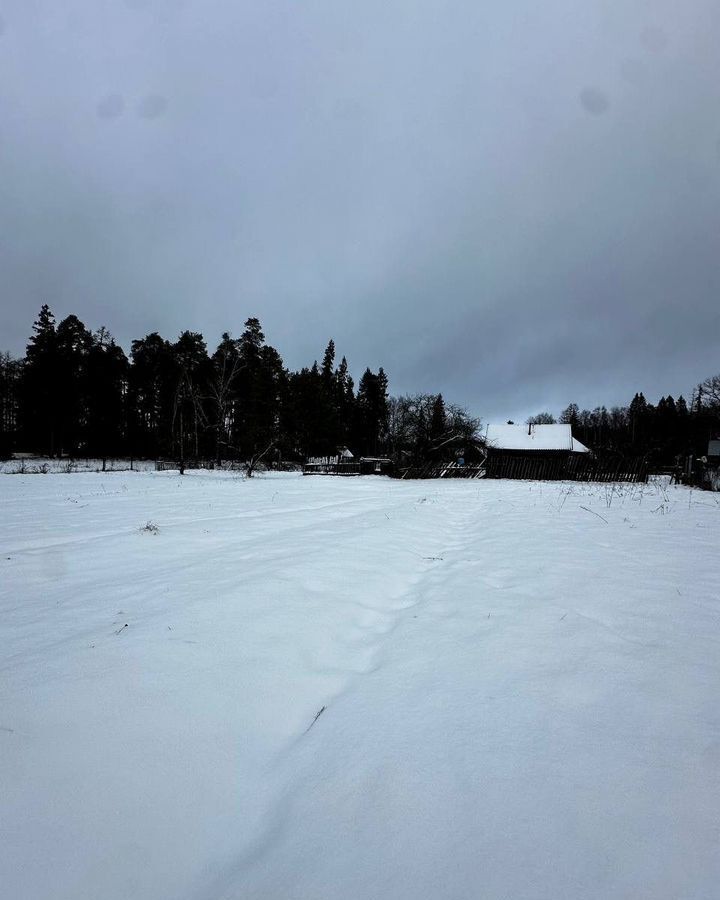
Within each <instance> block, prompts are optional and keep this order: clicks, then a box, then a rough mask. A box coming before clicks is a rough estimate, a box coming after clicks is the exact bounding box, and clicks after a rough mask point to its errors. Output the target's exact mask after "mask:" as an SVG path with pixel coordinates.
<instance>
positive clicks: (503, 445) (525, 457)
mask: <svg viewBox="0 0 720 900" xmlns="http://www.w3.org/2000/svg"><path fill="white" fill-rule="evenodd" d="M484 438H485V445H486V453H487V460H486V463H485V470H486V477H488V478H531V479H565V478H568V477H573V474H574V472H575V469H576V468H577V466H578V464H580V465H581V467H582V468H583V469H584V468H585V462H584V460H589V457H590V450H589V449H588V448H587V447H586V446H585V445H584V444H581V443H580V441H578V440H577V439H576V438H574V437H573V434H572V428H571V427H570V425H487V426H486V428H485V434H484Z"/></svg>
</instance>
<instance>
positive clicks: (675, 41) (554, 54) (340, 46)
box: [0, 0, 720, 419]
mask: <svg viewBox="0 0 720 900" xmlns="http://www.w3.org/2000/svg"><path fill="white" fill-rule="evenodd" d="M718 47H720V5H719V4H718V2H717V0H682V2H681V0H583V2H579V0H544V2H542V3H539V2H538V0H509V2H499V0H494V2H490V0H488V2H479V0H455V2H451V0H444V2H441V0H434V2H431V0H362V2H359V0H255V2H246V0H62V2H58V0H0V273H1V278H2V282H1V285H0V349H7V350H10V351H12V352H14V353H20V352H22V350H23V347H24V345H25V342H26V340H27V336H28V333H29V329H30V326H31V323H32V320H33V318H34V317H35V314H36V312H37V310H38V308H39V306H40V304H41V303H43V302H47V303H49V304H50V306H51V308H52V309H53V311H54V312H55V314H56V316H57V317H58V319H59V318H62V317H63V316H65V315H68V314H69V313H71V312H73V313H76V314H77V315H79V316H80V318H81V319H83V320H84V321H85V322H86V324H87V325H88V326H90V327H92V328H96V327H98V326H99V325H101V324H105V325H107V326H108V327H109V328H110V330H111V331H112V332H113V334H114V335H115V336H116V338H117V339H118V340H119V342H120V343H122V344H123V346H125V348H126V349H127V348H129V343H130V341H131V340H132V339H133V338H135V337H140V336H142V335H144V334H146V333H148V332H150V331H153V330H159V331H160V332H161V333H162V334H163V335H165V336H166V337H170V338H174V337H176V336H177V334H178V332H179V331H181V330H182V329H185V328H189V329H192V330H197V331H202V332H203V334H204V335H205V337H206V339H207V341H208V344H209V345H211V346H212V345H213V343H214V342H216V341H217V339H218V338H219V335H220V333H221V332H222V331H224V330H230V331H232V332H233V333H235V334H239V333H240V331H241V330H242V325H243V322H244V320H245V319H246V318H247V317H248V316H250V315H256V316H258V317H259V318H260V319H261V321H262V323H263V326H264V330H265V333H266V335H267V337H268V340H269V341H270V342H271V343H273V344H274V345H275V346H276V347H277V348H278V349H279V350H280V352H281V353H282V355H283V357H284V359H285V361H286V363H287V364H288V365H289V366H291V367H299V366H301V365H303V364H308V363H309V362H312V360H313V359H314V358H315V357H317V356H321V355H322V352H323V349H324V346H325V344H326V343H327V340H328V338H330V337H333V338H334V339H335V342H336V344H337V347H338V350H339V352H340V353H341V354H342V353H344V354H346V355H347V357H348V359H349V361H350V365H351V368H352V369H353V370H354V371H355V372H356V373H358V372H359V371H361V370H362V368H364V366H365V365H370V366H371V367H373V368H375V367H377V366H379V365H383V366H384V367H385V368H386V370H387V371H388V373H389V375H390V379H391V389H392V390H393V392H395V393H400V392H406V391H442V392H443V393H444V395H445V396H446V397H447V398H448V399H450V400H454V401H456V402H460V403H462V404H465V405H467V406H468V407H469V408H470V409H471V410H472V411H473V412H475V413H477V414H480V415H482V416H483V417H484V418H485V419H504V418H507V417H508V416H511V417H515V418H520V417H523V416H524V415H526V414H528V413H530V412H535V411H538V410H540V409H545V408H550V409H552V410H555V411H557V410H559V409H560V408H561V407H563V406H565V405H566V404H567V403H568V402H570V401H575V402H577V403H579V404H580V405H581V406H591V407H592V406H596V405H598V404H601V403H605V404H607V405H612V404H615V403H625V402H627V401H629V400H630V399H631V397H632V394H633V393H634V392H635V391H636V390H644V391H645V393H646V395H647V396H648V398H649V399H651V400H653V401H655V400H657V398H658V397H659V396H660V394H664V393H668V392H671V393H673V394H677V393H679V392H681V391H682V392H689V391H690V390H691V389H692V385H693V384H694V383H696V382H697V381H698V380H700V379H702V378H704V377H706V376H707V375H710V374H714V373H716V372H719V371H720V192H719V190H718V188H719V186H720V52H718Z"/></svg>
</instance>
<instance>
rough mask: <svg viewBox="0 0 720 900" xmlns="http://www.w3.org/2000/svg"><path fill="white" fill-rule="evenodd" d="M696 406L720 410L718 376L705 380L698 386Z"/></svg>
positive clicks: (719, 376) (719, 379)
mask: <svg viewBox="0 0 720 900" xmlns="http://www.w3.org/2000/svg"><path fill="white" fill-rule="evenodd" d="M698 405H699V406H709V407H710V408H711V409H717V410H720V375H713V376H711V377H710V378H706V379H705V381H703V382H701V383H700V384H699V385H698Z"/></svg>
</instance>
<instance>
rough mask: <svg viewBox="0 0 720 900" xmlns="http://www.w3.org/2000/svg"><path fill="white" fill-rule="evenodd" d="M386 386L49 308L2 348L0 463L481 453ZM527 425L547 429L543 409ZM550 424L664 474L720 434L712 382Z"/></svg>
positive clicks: (243, 340) (377, 378)
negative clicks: (124, 331)
mask: <svg viewBox="0 0 720 900" xmlns="http://www.w3.org/2000/svg"><path fill="white" fill-rule="evenodd" d="M388 387H389V386H388V377H387V375H386V373H385V371H384V370H383V368H379V369H378V371H377V372H373V371H371V370H370V369H369V368H366V369H365V371H364V373H363V375H362V377H361V378H360V381H359V383H358V385H357V389H356V387H355V384H354V382H353V379H352V377H351V375H350V371H349V367H348V362H347V360H346V358H345V357H342V358H341V359H340V361H339V362H338V361H337V358H336V351H335V344H334V342H333V341H332V340H330V341H329V342H328V344H327V347H326V349H325V353H324V355H323V357H322V360H321V362H320V363H318V362H317V361H315V362H313V364H312V365H311V366H308V367H304V368H301V369H300V370H299V371H290V370H289V369H288V368H286V367H285V365H284V363H283V360H282V358H281V356H280V353H279V352H278V351H277V350H276V349H275V348H274V347H272V346H271V345H270V344H268V343H267V342H266V340H265V335H264V334H263V331H262V327H261V325H260V322H259V320H258V319H257V318H249V319H247V321H246V322H245V326H244V330H243V332H242V334H241V335H240V337H237V338H235V337H231V335H230V334H229V333H225V334H223V335H222V338H221V340H220V342H219V344H218V345H217V347H216V348H215V349H214V350H213V351H212V352H210V351H209V350H208V347H207V344H206V342H205V339H204V338H203V336H202V334H199V333H197V332H193V331H183V332H182V334H180V335H179V337H178V339H177V340H176V341H174V342H172V341H169V340H167V339H165V338H163V337H162V336H161V335H160V334H158V333H157V332H153V333H152V334H148V335H147V336H146V337H144V338H141V339H139V340H135V341H133V342H132V344H131V347H130V353H129V354H126V353H125V352H124V350H123V349H122V347H120V346H119V345H118V344H117V343H116V342H115V340H114V339H113V337H112V335H111V334H110V333H109V331H108V330H107V329H106V328H100V329H98V330H97V331H95V332H91V331H90V330H89V329H88V328H87V327H86V326H85V325H84V324H83V323H82V322H81V321H80V320H79V319H78V318H77V316H74V315H70V316H67V318H65V319H63V320H62V321H61V322H59V323H56V321H55V317H54V316H53V314H52V312H51V311H50V309H49V307H48V306H47V305H45V306H43V307H42V308H41V310H40V313H39V314H38V317H37V319H36V321H35V323H34V324H33V326H32V335H31V337H30V339H29V341H28V344H27V348H26V352H25V356H24V357H23V358H22V359H14V358H12V357H11V356H10V354H8V353H0V457H2V456H4V457H7V456H8V455H9V454H10V453H11V452H12V451H13V450H23V451H28V452H33V453H36V454H39V455H47V456H59V455H68V456H88V457H100V458H108V457H116V456H130V457H136V458H146V459H159V458H166V459H172V460H178V461H181V462H182V461H184V460H189V459H193V458H194V459H214V460H216V461H223V460H242V461H244V462H247V463H248V464H249V465H250V467H251V468H252V466H253V465H254V464H256V463H257V462H259V461H260V460H265V461H267V462H269V461H273V462H280V461H293V462H300V461H302V460H303V459H304V458H306V457H308V456H332V455H334V454H336V453H337V452H338V449H339V448H341V447H349V448H350V449H351V450H352V452H353V453H354V454H355V455H356V456H358V455H359V456H391V457H392V458H393V459H394V460H395V461H396V462H397V463H399V464H401V465H408V466H416V465H419V464H422V463H424V462H427V461H432V460H444V459H453V458H457V457H458V456H460V455H462V456H467V457H469V458H470V459H472V457H473V455H474V453H476V452H477V448H478V438H479V427H480V421H479V419H476V418H473V417H472V416H470V415H469V414H468V413H467V411H466V410H465V409H463V408H462V407H459V406H456V405H454V404H451V403H446V402H445V400H444V398H443V397H442V395H441V394H416V395H413V396H403V397H392V396H390V395H389V392H388ZM528 421H529V422H536V423H543V422H546V423H552V422H555V421H556V419H555V417H554V416H553V415H551V414H550V413H540V414H539V415H537V416H533V417H531V418H530V419H529V420H528ZM559 421H560V422H563V423H567V424H569V425H571V426H572V429H573V434H574V435H575V437H576V438H578V439H579V440H580V441H582V442H583V443H584V444H586V445H587V446H588V447H590V448H591V449H592V450H594V451H596V452H598V453H600V454H608V455H622V456H634V457H637V456H642V457H645V458H647V459H648V460H649V461H650V462H652V463H656V464H658V465H672V464H674V463H675V462H676V460H677V458H678V457H680V456H683V455H686V454H688V453H692V454H694V455H699V456H702V455H703V454H704V453H705V452H706V450H707V441H708V439H710V438H712V437H716V436H718V433H719V429H720V375H718V376H714V377H711V378H707V379H706V380H705V381H704V382H702V383H701V384H699V385H698V386H697V388H696V389H695V390H694V392H693V394H692V397H691V399H690V401H689V402H687V401H686V400H685V399H684V398H683V397H682V396H679V397H678V398H677V399H674V398H673V397H672V396H667V397H661V398H660V400H659V402H658V403H657V405H652V404H651V403H648V401H647V400H646V399H645V397H644V395H643V394H642V393H641V392H638V393H636V394H635V396H634V397H633V399H632V401H631V402H630V403H629V404H628V405H627V406H614V407H611V408H609V409H608V408H606V407H605V406H600V407H596V408H595V409H593V410H588V409H582V410H581V409H580V408H579V407H578V406H577V404H575V403H571V404H570V405H569V406H568V407H567V408H566V409H564V410H563V411H562V413H561V414H560V416H559Z"/></svg>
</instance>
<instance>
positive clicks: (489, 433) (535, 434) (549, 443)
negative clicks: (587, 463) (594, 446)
mask: <svg viewBox="0 0 720 900" xmlns="http://www.w3.org/2000/svg"><path fill="white" fill-rule="evenodd" d="M485 440H486V441H487V443H488V444H489V445H490V446H491V447H495V448H496V449H497V450H571V451H573V452H574V453H589V452H590V451H589V450H588V448H587V447H586V446H585V445H584V444H581V443H580V441H578V440H576V439H575V438H574V437H573V436H572V429H571V427H570V425H488V426H487V427H486V429H485Z"/></svg>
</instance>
